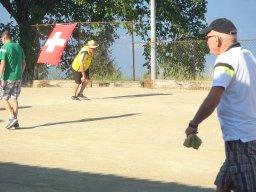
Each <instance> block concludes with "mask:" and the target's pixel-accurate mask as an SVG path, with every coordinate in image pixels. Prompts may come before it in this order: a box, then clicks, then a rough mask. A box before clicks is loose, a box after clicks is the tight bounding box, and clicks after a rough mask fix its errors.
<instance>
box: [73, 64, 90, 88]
mask: <svg viewBox="0 0 256 192" xmlns="http://www.w3.org/2000/svg"><path fill="white" fill-rule="evenodd" d="M72 73H73V79H74V80H75V82H76V83H77V84H81V83H82V81H81V78H82V76H83V75H82V73H81V72H78V71H75V70H74V69H73V68H72ZM85 77H86V79H88V80H90V71H89V69H87V70H86V71H85Z"/></svg>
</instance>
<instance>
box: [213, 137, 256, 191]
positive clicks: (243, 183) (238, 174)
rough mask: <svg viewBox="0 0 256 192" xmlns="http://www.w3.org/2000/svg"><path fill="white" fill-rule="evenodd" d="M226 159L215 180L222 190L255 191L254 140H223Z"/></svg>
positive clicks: (255, 159) (255, 164)
mask: <svg viewBox="0 0 256 192" xmlns="http://www.w3.org/2000/svg"><path fill="white" fill-rule="evenodd" d="M225 152H226V160H225V162H224V164H223V165H222V167H221V169H220V171H219V173H218V175H217V177H216V180H215V182H214V184H215V185H217V187H218V188H219V189H221V190H223V191H231V190H234V192H256V140H255V141H250V142H245V143H243V142H242V141H241V140H237V141H227V142H225Z"/></svg>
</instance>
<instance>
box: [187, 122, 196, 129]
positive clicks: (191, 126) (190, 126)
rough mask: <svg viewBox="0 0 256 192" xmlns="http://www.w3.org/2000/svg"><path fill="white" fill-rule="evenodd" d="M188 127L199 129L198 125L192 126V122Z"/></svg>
mask: <svg viewBox="0 0 256 192" xmlns="http://www.w3.org/2000/svg"><path fill="white" fill-rule="evenodd" d="M188 126H189V127H192V128H195V129H196V128H197V127H198V125H195V124H192V123H191V121H190V122H189V124H188Z"/></svg>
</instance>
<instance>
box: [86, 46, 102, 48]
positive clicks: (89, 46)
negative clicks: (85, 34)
mask: <svg viewBox="0 0 256 192" xmlns="http://www.w3.org/2000/svg"><path fill="white" fill-rule="evenodd" d="M87 46H88V47H89V48H97V47H99V45H87Z"/></svg>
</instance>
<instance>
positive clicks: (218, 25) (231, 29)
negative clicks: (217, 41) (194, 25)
mask: <svg viewBox="0 0 256 192" xmlns="http://www.w3.org/2000/svg"><path fill="white" fill-rule="evenodd" d="M211 30H214V31H217V32H220V33H225V34H229V35H235V34H237V29H236V26H235V25H234V24H233V23H232V22H231V21H230V20H228V19H226V18H220V19H216V20H214V21H213V22H212V23H211V24H210V25H209V26H208V27H206V28H204V29H202V30H201V31H199V33H200V34H207V33H209V32H210V31H211Z"/></svg>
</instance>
